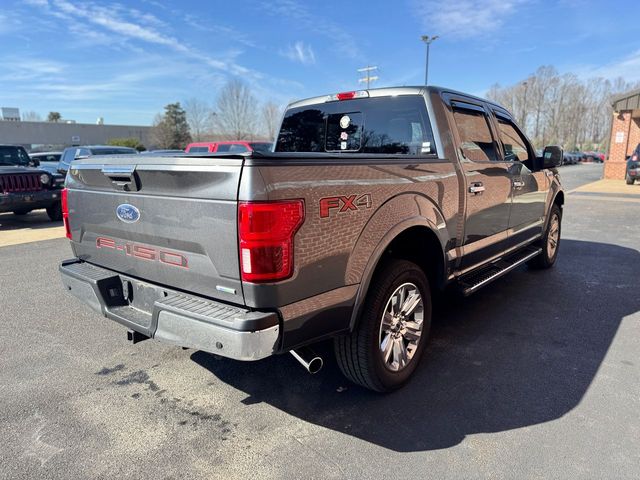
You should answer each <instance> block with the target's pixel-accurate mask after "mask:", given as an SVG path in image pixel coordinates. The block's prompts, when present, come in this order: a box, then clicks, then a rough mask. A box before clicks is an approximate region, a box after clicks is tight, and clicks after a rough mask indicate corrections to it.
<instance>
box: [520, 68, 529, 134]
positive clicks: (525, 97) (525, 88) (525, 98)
mask: <svg viewBox="0 0 640 480" xmlns="http://www.w3.org/2000/svg"><path fill="white" fill-rule="evenodd" d="M528 83H529V82H527V81H526V80H525V81H524V82H522V85H523V86H524V106H523V109H522V123H521V126H522V128H523V129H524V130H525V131H526V129H527V125H526V123H527V90H528Z"/></svg>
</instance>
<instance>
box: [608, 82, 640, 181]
mask: <svg viewBox="0 0 640 480" xmlns="http://www.w3.org/2000/svg"><path fill="white" fill-rule="evenodd" d="M612 104H613V121H612V123H611V141H610V143H609V155H608V158H607V160H606V162H605V164H604V177H605V178H617V179H620V180H622V179H624V176H625V172H626V167H627V163H626V160H627V156H629V155H631V153H632V152H633V151H634V150H635V148H636V147H637V146H638V144H639V143H640V89H639V90H633V91H631V92H627V93H624V94H622V95H619V96H617V97H615V98H614V99H613V101H612Z"/></svg>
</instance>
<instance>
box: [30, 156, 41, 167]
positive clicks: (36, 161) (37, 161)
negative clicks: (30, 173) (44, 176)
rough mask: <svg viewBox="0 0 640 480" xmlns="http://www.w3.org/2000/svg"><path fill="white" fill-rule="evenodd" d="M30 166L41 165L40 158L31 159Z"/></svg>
mask: <svg viewBox="0 0 640 480" xmlns="http://www.w3.org/2000/svg"><path fill="white" fill-rule="evenodd" d="M29 166H30V167H39V166H40V160H38V159H37V158H32V159H30V160H29Z"/></svg>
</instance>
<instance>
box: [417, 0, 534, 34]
mask: <svg viewBox="0 0 640 480" xmlns="http://www.w3.org/2000/svg"><path fill="white" fill-rule="evenodd" d="M526 1H527V0H453V1H452V0H428V1H420V0H415V1H414V6H415V9H416V11H417V13H418V15H419V16H420V18H421V19H422V23H423V25H424V28H425V29H427V30H428V31H429V33H430V34H437V35H447V36H449V37H458V38H470V37H476V36H481V35H485V34H488V33H491V32H495V31H497V30H499V29H500V28H501V27H502V25H503V24H504V22H505V20H506V19H507V18H509V17H510V16H511V15H512V14H514V13H515V12H516V10H517V7H519V6H520V5H522V4H524V3H526Z"/></svg>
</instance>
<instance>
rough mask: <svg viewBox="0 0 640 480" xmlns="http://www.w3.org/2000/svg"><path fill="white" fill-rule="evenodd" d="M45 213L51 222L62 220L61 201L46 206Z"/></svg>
mask: <svg viewBox="0 0 640 480" xmlns="http://www.w3.org/2000/svg"><path fill="white" fill-rule="evenodd" d="M47 215H49V219H50V220H51V221H52V222H59V221H60V220H62V203H61V202H56V203H54V204H53V205H51V206H49V207H47Z"/></svg>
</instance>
